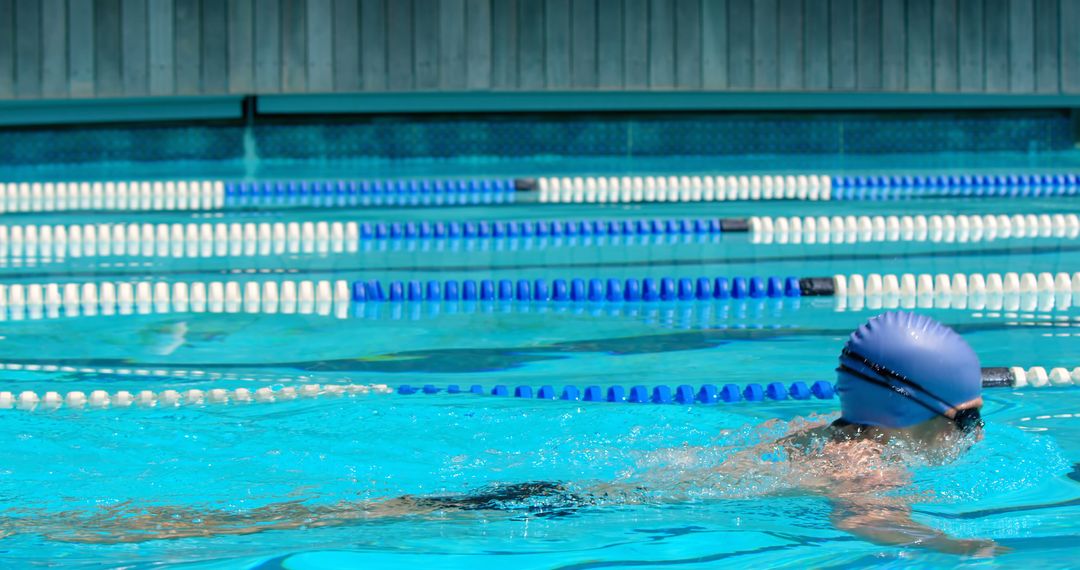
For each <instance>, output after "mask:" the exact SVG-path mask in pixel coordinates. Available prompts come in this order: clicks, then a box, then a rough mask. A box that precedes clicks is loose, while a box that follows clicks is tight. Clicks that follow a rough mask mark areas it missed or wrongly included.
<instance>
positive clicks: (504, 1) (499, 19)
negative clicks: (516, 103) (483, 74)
mask: <svg viewBox="0 0 1080 570" xmlns="http://www.w3.org/2000/svg"><path fill="white" fill-rule="evenodd" d="M518 8H519V7H518V0H492V3H491V86H492V87H494V88H495V89H516V88H517V86H518V42H519V38H518Z"/></svg>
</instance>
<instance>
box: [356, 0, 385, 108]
mask: <svg viewBox="0 0 1080 570" xmlns="http://www.w3.org/2000/svg"><path fill="white" fill-rule="evenodd" d="M361 2H362V3H361V4H360V68H361V70H362V73H363V81H362V83H363V85H364V89H365V90H367V91H381V90H384V89H386V88H387V77H386V65H387V62H388V60H387V45H386V26H387V19H386V18H387V14H386V2H385V0H361Z"/></svg>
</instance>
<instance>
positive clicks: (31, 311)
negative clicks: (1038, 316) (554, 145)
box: [0, 272, 1080, 320]
mask: <svg viewBox="0 0 1080 570" xmlns="http://www.w3.org/2000/svg"><path fill="white" fill-rule="evenodd" d="M802 296H832V297H834V299H835V306H836V308H837V309H841V310H843V309H847V308H848V307H849V306H850V308H851V309H852V310H857V309H861V308H862V307H863V306H864V305H865V306H866V307H868V308H877V307H879V306H880V307H892V306H894V305H895V306H900V307H920V308H930V307H940V308H956V309H972V310H991V311H997V310H1005V311H1026V312H1031V311H1040V312H1046V311H1050V310H1065V309H1068V308H1069V307H1070V306H1072V303H1073V300H1074V299H1078V298H1080V272H1076V273H1073V274H1072V275H1071V276H1070V274H1068V273H1057V274H1056V275H1055V274H1051V273H1039V274H1034V273H1023V274H1018V273H1013V272H1010V273H1005V274H1004V275H1002V274H998V273H989V274H972V275H965V274H962V273H958V274H955V275H951V276H950V275H947V274H937V275H930V274H920V275H915V274H910V273H908V274H903V275H894V274H887V275H880V274H870V275H867V276H865V277H864V276H862V275H850V276H849V275H836V276H833V277H809V278H798V277H792V276H789V277H776V276H773V277H749V278H747V277H734V278H731V279H729V278H727V277H716V278H712V277H698V278H696V279H695V278H689V277H682V278H678V279H676V278H671V277H663V278H660V279H654V278H645V279H625V280H623V279H613V278H609V279H606V280H605V279H596V278H594V279H588V280H586V279H580V278H578V279H570V280H566V279H554V280H552V281H547V280H543V279H536V280H532V281H530V280H527V279H519V280H517V281H513V280H510V279H502V280H498V281H495V280H490V279H485V280H480V281H474V280H463V281H457V280H447V281H434V280H432V281H418V280H415V281H408V282H404V281H391V282H388V283H387V284H386V285H385V287H384V284H383V283H382V282H380V281H377V280H370V281H354V282H352V283H350V282H348V281H346V280H340V279H339V280H335V281H329V280H319V281H309V280H302V281H294V280H277V281H275V280H270V281H245V282H240V281H209V282H207V281H197V282H191V283H188V282H175V283H169V282H164V281H158V282H150V281H139V282H130V281H120V282H100V283H90V282H87V283H47V284H44V285H42V284H37V283H30V284H23V283H12V284H0V318H11V319H16V320H17V319H22V318H31V319H37V318H43V317H44V316H48V317H57V316H59V315H61V314H63V315H65V316H75V315H80V314H82V315H88V316H92V315H97V314H99V313H100V314H106V315H108V314H115V313H119V314H131V313H139V314H147V313H173V312H175V313H186V312H194V313H201V312H212V313H238V312H249V313H259V312H263V313H275V312H281V313H302V314H308V313H316V314H323V315H326V314H331V313H334V314H335V315H338V316H340V317H341V318H344V317H346V316H348V311H349V306H350V304H351V303H384V302H390V303H398V302H458V301H519V302H567V303H634V302H646V303H647V302H655V301H663V302H671V301H715V300H726V299H765V298H771V299H781V298H795V297H802Z"/></svg>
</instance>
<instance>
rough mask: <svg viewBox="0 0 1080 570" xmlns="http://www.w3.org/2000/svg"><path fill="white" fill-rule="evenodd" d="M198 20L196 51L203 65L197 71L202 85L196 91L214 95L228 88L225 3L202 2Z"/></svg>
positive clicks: (226, 15)
mask: <svg viewBox="0 0 1080 570" xmlns="http://www.w3.org/2000/svg"><path fill="white" fill-rule="evenodd" d="M201 8H202V10H201V11H200V14H199V19H200V20H201V21H202V26H201V28H200V30H199V32H200V34H201V36H202V38H201V39H202V41H201V42H200V46H199V51H200V54H201V55H202V68H201V69H200V70H199V72H200V73H199V75H200V79H201V82H202V85H201V86H200V90H199V92H200V93H202V94H205V95H217V94H221V93H226V92H228V90H229V46H228V32H229V27H228V14H227V8H228V6H227V5H226V3H225V2H222V1H221V0H216V1H213V2H203V3H202V6H201Z"/></svg>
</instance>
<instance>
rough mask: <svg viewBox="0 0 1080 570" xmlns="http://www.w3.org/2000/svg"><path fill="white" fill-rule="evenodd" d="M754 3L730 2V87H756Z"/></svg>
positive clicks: (744, 1)
mask: <svg viewBox="0 0 1080 570" xmlns="http://www.w3.org/2000/svg"><path fill="white" fill-rule="evenodd" d="M753 21H754V3H753V0H728V21H727V28H728V31H727V38H728V87H730V88H732V89H740V90H746V89H752V88H753V87H754V26H753Z"/></svg>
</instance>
